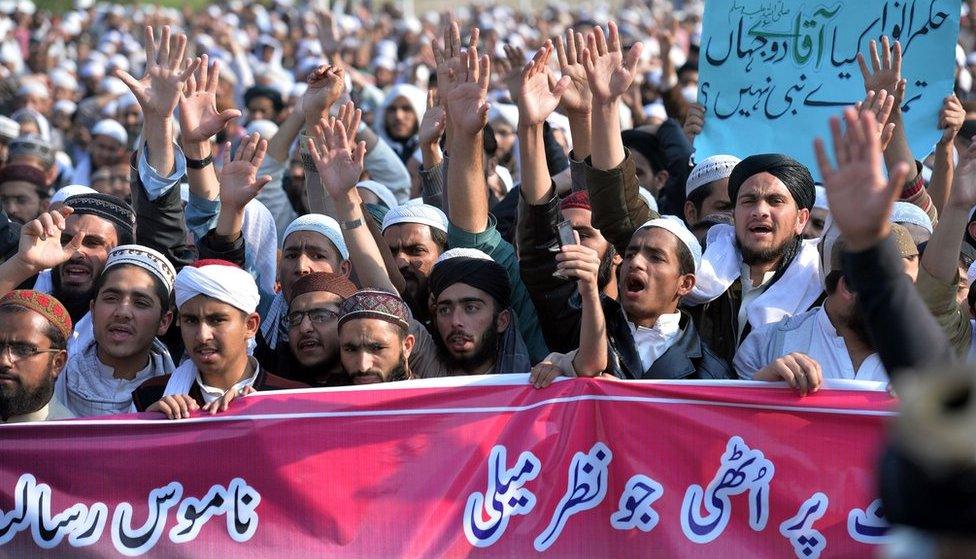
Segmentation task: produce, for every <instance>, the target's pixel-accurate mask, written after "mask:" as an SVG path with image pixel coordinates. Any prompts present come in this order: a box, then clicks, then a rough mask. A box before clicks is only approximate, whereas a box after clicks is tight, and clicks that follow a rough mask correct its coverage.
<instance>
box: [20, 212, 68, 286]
mask: <svg viewBox="0 0 976 559" xmlns="http://www.w3.org/2000/svg"><path fill="white" fill-rule="evenodd" d="M73 211H74V210H72V209H71V208H69V207H67V206H63V207H61V208H59V209H57V210H51V211H48V212H44V213H42V214H41V215H39V216H37V219H34V220H31V221H28V222H27V223H26V224H25V225H24V226H23V227H22V228H21V229H20V246H19V247H18V249H17V255H16V256H15V258H16V259H17V260H18V261H19V262H20V263H21V264H22V265H24V266H25V267H26V268H27V269H28V270H30V271H32V272H33V273H37V272H40V271H41V270H46V269H48V268H54V267H55V266H58V265H60V264H63V263H64V262H67V261H68V260H69V259H70V258H71V255H73V254H74V253H75V252H77V251H78V249H79V248H81V243H82V242H83V241H84V240H85V233H84V232H79V233H78V234H77V235H75V236H74V238H72V239H71V240H70V241H69V242H68V243H66V244H65V245H63V246H62V244H61V235H62V234H63V232H64V228H65V218H67V217H68V216H69V215H71V214H72V213H73Z"/></svg>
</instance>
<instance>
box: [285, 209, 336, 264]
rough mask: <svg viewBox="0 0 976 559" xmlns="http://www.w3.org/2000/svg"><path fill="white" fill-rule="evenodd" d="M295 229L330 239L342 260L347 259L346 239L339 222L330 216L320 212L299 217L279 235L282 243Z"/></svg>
mask: <svg viewBox="0 0 976 559" xmlns="http://www.w3.org/2000/svg"><path fill="white" fill-rule="evenodd" d="M296 231H311V232H313V233H318V234H319V235H322V236H323V237H325V238H326V239H329V240H330V241H332V244H333V245H335V247H336V250H338V251H339V256H341V257H342V259H343V260H348V259H349V249H348V248H346V241H344V240H343V238H342V230H341V229H340V228H339V222H338V221H336V220H334V219H332V218H331V217H329V216H327V215H322V214H306V215H303V216H301V217H299V218H298V219H296V220H295V221H292V222H291V224H290V225H288V228H287V229H285V234H284V235H283V236H282V237H281V239H282V243H284V242H286V241H287V240H288V235H291V234H292V233H295V232H296Z"/></svg>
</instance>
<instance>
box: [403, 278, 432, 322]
mask: <svg viewBox="0 0 976 559" xmlns="http://www.w3.org/2000/svg"><path fill="white" fill-rule="evenodd" d="M400 274H402V275H403V279H404V284H405V287H404V290H403V293H401V295H402V296H403V300H404V302H406V303H407V306H408V307H410V312H412V313H413V317H414V318H415V319H417V321H418V322H421V323H423V322H426V321H427V320H429V319H430V310H429V309H428V307H427V304H428V298H429V296H430V291H429V290H428V289H427V281H426V278H421V277H419V276H417V274H415V273H413V271H405V270H401V271H400ZM407 275H409V276H410V277H411V278H412V279H414V280H415V282H416V283H414V284H411V283H410V282H408V281H406V280H407ZM411 285H416V289H412V288H411V287H410V286H411Z"/></svg>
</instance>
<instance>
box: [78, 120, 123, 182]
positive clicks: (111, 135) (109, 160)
mask: <svg viewBox="0 0 976 559" xmlns="http://www.w3.org/2000/svg"><path fill="white" fill-rule="evenodd" d="M91 134H92V141H91V144H89V145H88V154H87V157H85V158H83V159H82V160H81V161H79V162H78V165H76V166H75V172H74V174H72V175H71V179H70V181H71V182H72V183H74V184H91V177H92V174H94V173H95V171H97V170H99V169H101V168H103V167H112V166H113V165H118V164H119V163H125V158H126V154H127V153H128V151H127V150H128V146H129V134H128V133H127V132H126V131H125V127H124V126H122V125H121V124H120V123H118V122H117V121H115V120H110V119H105V120H101V121H99V122H98V123H97V124H96V125H95V126H94V127H93V128H92V131H91Z"/></svg>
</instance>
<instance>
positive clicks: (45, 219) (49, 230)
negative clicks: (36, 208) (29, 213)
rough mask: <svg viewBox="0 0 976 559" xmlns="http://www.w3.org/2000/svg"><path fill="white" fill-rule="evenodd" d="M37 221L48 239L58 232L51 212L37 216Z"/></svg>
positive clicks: (44, 236)
mask: <svg viewBox="0 0 976 559" xmlns="http://www.w3.org/2000/svg"><path fill="white" fill-rule="evenodd" d="M37 221H38V223H39V224H40V225H41V234H42V235H43V237H42V238H45V239H46V238H48V237H53V236H55V235H57V234H58V229H57V227H55V226H54V218H52V217H51V214H50V213H47V212H45V213H42V214H41V215H39V216H37Z"/></svg>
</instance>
